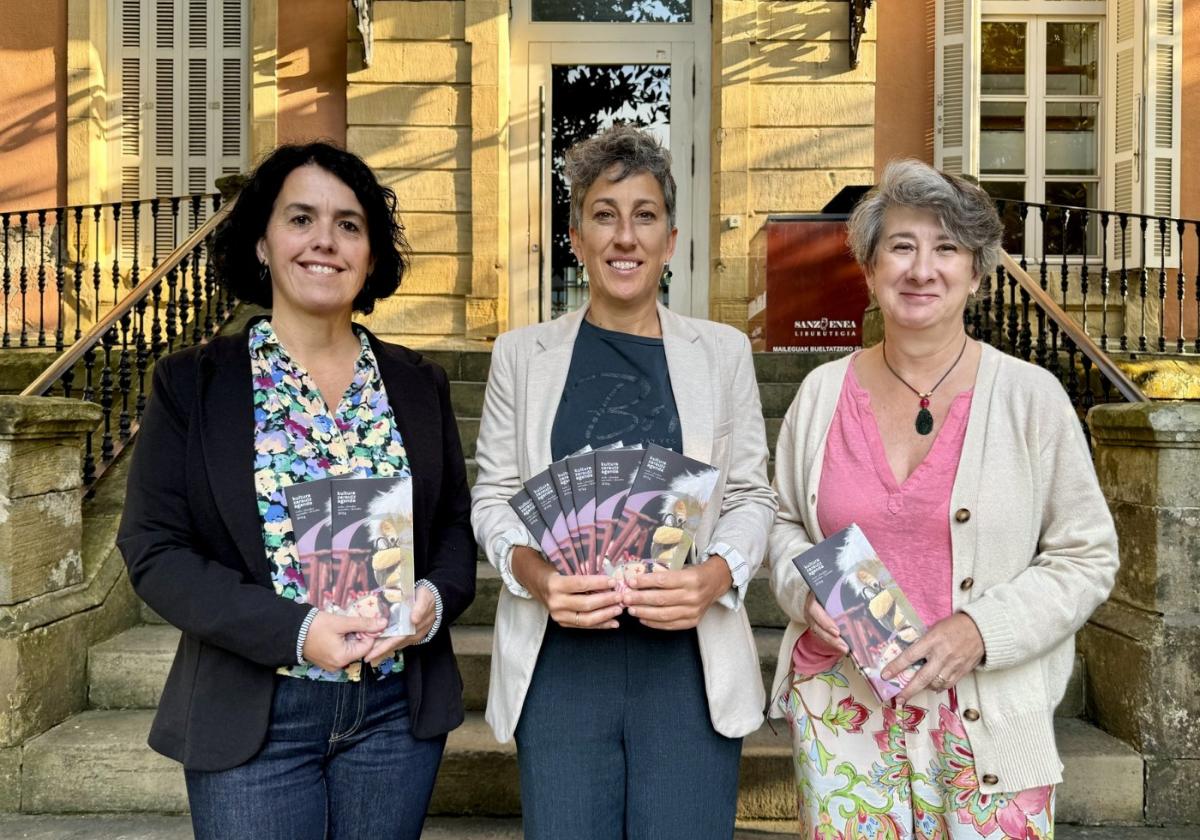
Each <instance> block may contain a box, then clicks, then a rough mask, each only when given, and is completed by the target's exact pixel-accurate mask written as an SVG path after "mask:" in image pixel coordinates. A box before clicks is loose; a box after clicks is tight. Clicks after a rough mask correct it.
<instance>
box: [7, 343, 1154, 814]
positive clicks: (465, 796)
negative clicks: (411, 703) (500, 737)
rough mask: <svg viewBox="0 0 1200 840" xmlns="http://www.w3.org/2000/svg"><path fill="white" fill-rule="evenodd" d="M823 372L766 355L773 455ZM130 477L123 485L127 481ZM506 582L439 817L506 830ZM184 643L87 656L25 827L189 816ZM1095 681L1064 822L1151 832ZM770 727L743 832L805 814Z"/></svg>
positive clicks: (482, 619) (457, 631) (485, 611)
mask: <svg viewBox="0 0 1200 840" xmlns="http://www.w3.org/2000/svg"><path fill="white" fill-rule="evenodd" d="M430 355H432V356H434V357H435V358H437V360H438V361H439V362H440V363H441V364H443V366H444V367H446V369H447V371H448V372H449V374H450V376H451V379H452V385H451V389H452V399H453V403H454V407H455V410H456V412H457V413H458V415H459V417H460V420H459V424H460V429H461V433H462V436H463V443H464V447H465V449H466V454H467V457H468V459H469V460H468V468H469V470H468V471H469V473H470V478H471V480H473V479H474V459H473V456H474V446H475V437H476V433H477V430H478V424H479V421H478V419H477V418H478V417H479V411H480V407H481V406H482V402H483V391H484V382H485V380H486V375H487V367H488V354H486V353H481V352H455V351H435V352H431V353H430ZM823 360H824V359H823V358H817V357H808V356H793V355H775V356H771V355H759V356H757V357H756V360H755V366H756V370H757V373H758V377H759V383H760V389H761V394H762V401H763V409H764V414H766V416H767V417H768V420H767V424H768V436H769V439H770V444H771V447H772V449H773V448H774V444H775V438H776V436H777V435H778V431H779V425H780V418H781V417H782V415H783V413H784V411H785V410H786V408H787V406H788V404H789V403H790V401H791V399H792V396H793V395H794V393H795V390H796V387H797V383H798V382H799V381H800V379H801V378H802V377H803V375H804V374H805V373H807V371H808V370H810V369H811V368H812V367H813V366H814V365H815V364H817V363H818V362H820V361H823ZM121 474H122V475H123V471H121ZM500 586H501V583H500V580H499V576H498V575H497V574H496V573H495V571H494V570H493V569H492V568H491V566H490V565H488V564H487V563H486V562H483V561H481V562H480V563H479V577H478V595H477V599H476V601H475V603H474V604H473V605H472V606H471V607H470V609H468V611H467V612H466V613H465V614H464V615H463V616H462V618H461V619H460V620H459V622H458V623H457V624H456V625H455V627H454V628H453V631H452V633H453V638H454V646H455V650H456V652H457V654H458V661H459V667H460V669H461V671H462V675H463V683H464V692H465V701H466V707H467V710H468V711H467V720H466V723H465V724H464V725H463V726H462V727H461V728H459V729H458V730H456V731H455V732H453V733H452V734H451V735H450V738H449V741H448V744H447V748H446V753H445V759H444V761H443V764H442V768H441V771H440V775H439V779H438V783H437V787H436V790H435V792H434V799H433V804H432V808H431V812H432V813H433V814H435V815H454V816H476V817H497V818H500V817H507V818H511V817H512V816H514V815H517V814H519V811H520V798H519V791H518V786H517V769H516V754H515V750H514V747H513V745H512V744H499V743H497V742H496V741H495V740H494V739H493V737H492V735H491V732H490V730H489V728H488V727H487V725H486V724H485V723H484V720H483V709H484V705H485V700H486V697H487V685H488V677H489V660H490V656H491V649H492V622H493V618H494V615H495V607H496V601H497V598H498V595H499V591H500ZM746 608H747V610H748V611H749V614H750V617H751V623H752V624H753V625H754V633H755V638H756V640H757V643H758V651H759V656H760V659H761V663H762V674H763V680H764V682H769V681H770V679H771V676H772V674H773V670H774V666H775V661H776V655H777V649H778V645H779V640H780V638H781V636H782V632H783V627H784V625H785V624H786V620H785V618H784V616H783V613H782V612H781V611H780V610H779V608H778V607H777V606H776V605H775V602H774V599H773V598H772V596H771V593H770V591H769V588H768V584H767V577H766V574H765V572H760V573H759V575H758V576H757V577H755V578H754V580H753V581H752V583H751V586H750V589H749V593H748V595H747V601H746ZM177 640H178V631H176V630H175V629H174V628H172V627H169V626H167V625H165V624H163V623H162V622H161V620H160V619H159V618H158V617H157V616H155V615H154V614H153V613H152V612H151V611H150V610H149V609H147V608H143V609H142V611H141V623H140V624H138V625H137V626H134V627H131V628H129V629H127V630H125V631H123V632H121V633H119V634H118V635H116V636H114V637H112V638H110V639H108V640H106V641H103V642H100V643H98V644H95V645H93V646H92V647H91V648H90V650H89V652H88V707H89V708H88V709H87V710H86V711H84V712H81V713H79V714H77V715H75V716H73V717H71V718H69V719H68V720H66V721H65V722H63V723H62V724H60V725H58V726H56V727H54V728H52V729H50V730H49V731H47V732H45V733H43V734H42V735H39V736H37V737H35V738H32V739H31V740H29V741H27V742H26V743H25V745H24V747H23V749H22V755H21V763H20V788H21V799H20V802H21V810H22V811H24V812H27V813H61V814H76V813H88V814H97V813H139V812H159V813H170V812H183V811H186V810H187V799H186V795H185V792H184V785H183V776H182V773H181V772H180V771H179V767H178V765H177V764H175V763H174V762H172V761H170V760H168V759H165V758H163V757H161V756H159V755H157V754H155V753H154V752H152V751H151V750H150V749H149V748H148V747H147V746H146V743H145V741H146V735H147V732H148V731H149V727H150V721H151V718H152V716H153V713H154V712H153V709H154V707H155V705H156V704H157V702H158V698H159V694H160V692H161V689H162V685H163V682H164V680H165V678H166V674H167V670H168V667H169V666H170V663H171V659H172V656H173V655H174V651H175V645H176V643H177ZM1086 683H1087V680H1086V670H1085V667H1084V664H1083V662H1082V659H1080V658H1077V660H1076V668H1075V672H1074V674H1073V677H1072V680H1071V684H1070V686H1069V688H1068V691H1067V695H1066V698H1065V699H1064V701H1063V703H1062V705H1061V706H1060V707H1059V709H1058V720H1057V737H1058V745H1059V750H1060V752H1061V754H1062V757H1063V762H1064V764H1065V765H1066V769H1065V771H1064V772H1065V781H1064V783H1063V785H1062V787H1061V788H1060V789H1059V793H1058V805H1057V807H1058V814H1059V819H1060V821H1061V822H1083V823H1089V824H1134V823H1140V822H1142V813H1143V811H1142V809H1143V773H1144V768H1143V760H1142V758H1141V756H1140V755H1138V753H1136V752H1135V751H1133V750H1132V749H1131V748H1129V747H1128V746H1126V745H1125V744H1124V743H1122V742H1121V741H1118V740H1117V739H1115V738H1113V737H1111V736H1109V735H1106V734H1105V733H1103V732H1101V731H1100V730H1099V729H1097V728H1095V727H1093V726H1091V725H1090V724H1089V723H1087V722H1086V720H1085V719H1084V718H1083V715H1084V714H1085V709H1086ZM775 727H776V730H777V733H776V732H772V730H771V729H770V728H769V727H767V726H764V727H763V728H762V729H760V730H759V731H758V732H756V733H754V734H753V735H752V736H750V737H749V738H747V739H746V743H745V747H744V750H743V756H742V779H741V788H740V793H739V802H738V815H739V819H741V820H743V821H761V820H790V819H792V818H794V814H795V811H794V809H795V793H794V786H793V782H792V779H793V776H792V762H791V752H790V746H789V744H790V742H789V738H788V733H787V727H786V723H783V722H776V724H775Z"/></svg>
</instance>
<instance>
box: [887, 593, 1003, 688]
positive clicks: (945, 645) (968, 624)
mask: <svg viewBox="0 0 1200 840" xmlns="http://www.w3.org/2000/svg"><path fill="white" fill-rule="evenodd" d="M983 654H984V647H983V636H981V635H980V633H979V628H978V627H976V626H975V622H974V621H972V620H971V617H970V616H969V615H967V614H966V613H955V614H954V615H952V616H950V617H949V618H945V619H942V620H941V621H939V622H938V623H937V624H935V625H933V627H931V628H930V629H929V632H928V633H926V634H925V635H924V636H922V637H921V638H920V639H918V640H917V641H916V642H915V643H914V644H913V645H912V646H911V647H909V648H907V649H906V650H905V651H904V652H903V653H901V654H900V655H899V656H897V657H896V658H895V659H893V660H892V661H891V662H889V663H888V666H887V667H886V668H884V669H883V671H882V673H881V674H880V676H882V677H883V678H884V679H885V680H890V679H892V678H893V677H895V676H896V674H899V673H900V672H902V671H903V670H904V669H905V668H907V667H908V666H909V665H911V664H913V663H914V662H920V661H921V660H922V659H924V660H925V664H924V665H922V666H921V668H920V670H918V671H917V673H915V674H914V675H913V678H912V680H911V681H910V682H909V683H908V685H906V686H905V687H904V690H903V691H901V692H900V693H899V694H897V695H896V702H897V703H906V702H908V701H909V700H910V699H911V698H912V697H913V696H914V695H915V694H917V693H918V692H920V691H922V690H923V689H925V688H926V687H929V688H932V689H933V690H934V691H947V690H949V689H951V688H954V686H955V685H957V684H958V681H959V680H961V679H962V678H963V677H965V676H966V675H967V674H969V673H971V672H972V671H974V670H975V668H976V666H978V665H979V663H980V662H982V661H983Z"/></svg>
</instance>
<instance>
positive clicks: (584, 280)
mask: <svg viewBox="0 0 1200 840" xmlns="http://www.w3.org/2000/svg"><path fill="white" fill-rule="evenodd" d="M587 287H588V276H587V266H586V265H581V266H580V267H579V288H581V289H586V288H587Z"/></svg>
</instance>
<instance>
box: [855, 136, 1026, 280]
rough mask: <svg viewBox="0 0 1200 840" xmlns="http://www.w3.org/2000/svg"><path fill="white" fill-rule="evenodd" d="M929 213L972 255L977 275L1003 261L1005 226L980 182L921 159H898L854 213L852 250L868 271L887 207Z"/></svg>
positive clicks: (873, 259) (984, 272)
mask: <svg viewBox="0 0 1200 840" xmlns="http://www.w3.org/2000/svg"><path fill="white" fill-rule="evenodd" d="M897 206H899V207H913V208H916V209H918V210H928V211H930V212H931V213H933V214H934V215H935V216H937V218H938V221H939V222H941V223H942V227H943V228H944V229H945V231H946V233H947V234H949V236H950V238H951V239H953V240H954V241H955V242H957V243H958V244H959V245H961V246H963V247H964V248H966V249H967V250H969V251H970V252H971V254H972V256H973V257H974V262H975V266H974V267H975V274H976V276H978V277H983V276H985V275H987V274H988V273H990V272H991V271H992V269H994V268H995V267H996V264H997V263H998V262H999V261H1000V237H1001V236H1002V235H1003V233H1004V226H1003V225H1002V224H1001V223H1000V215H999V214H998V213H997V212H996V205H995V204H994V203H993V202H992V199H991V197H990V196H989V195H988V194H987V193H986V192H984V191H983V188H981V187H980V186H979V185H978V184H974V183H972V182H970V181H968V180H967V179H965V178H961V177H959V176H957V175H947V174H946V173H944V172H939V171H938V170H936V169H934V168H933V167H932V166H930V165H928V164H926V163H922V162H921V161H919V160H894V161H892V162H891V163H889V164H888V165H887V166H886V167H885V168H884V170H883V177H882V178H880V179H879V184H878V185H877V186H875V187H873V188H872V189H871V191H870V192H868V193H867V194H866V195H865V196H863V198H862V200H861V201H859V202H858V204H857V205H856V206H855V208H854V212H853V213H851V214H850V220H849V222H847V225H848V226H849V228H850V236H849V239H850V250H851V251H852V252H853V253H854V258H855V259H856V260H858V264H859V265H861V266H863V267H864V268H865V267H867V266H870V265H874V263H875V252H876V251H877V250H878V248H879V239H880V237H882V236H883V217H884V215H885V214H886V213H887V210H888V208H889V207H897Z"/></svg>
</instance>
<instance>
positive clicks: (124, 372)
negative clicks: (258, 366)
mask: <svg viewBox="0 0 1200 840" xmlns="http://www.w3.org/2000/svg"><path fill="white" fill-rule="evenodd" d="M207 198H211V200H212V208H213V211H214V212H213V213H212V214H211V215H210V216H209V218H208V219H207V220H203V219H202V218H201V214H200V211H201V208H202V207H203V206H204V202H205V199H207ZM167 200H169V201H170V210H171V219H170V222H169V224H170V225H171V227H172V228H173V230H172V234H171V242H172V245H173V246H174V247H173V250H172V252H171V253H170V255H168V256H167V257H165V258H164V259H161V260H160V259H159V257H158V248H157V246H158V245H160V244H163V245H165V244H166V243H161V242H160V241H159V240H160V239H161V238H164V237H162V236H161V235H160V231H159V226H158V225H157V224H155V225H153V235H152V236H150V237H143V236H142V235H141V225H140V223H139V222H138V219H139V217H140V216H141V210H142V208H141V207H140V202H139V203H135V204H134V205H133V206H132V209H131V210H130V208H129V205H126V210H127V211H128V212H126V213H125V215H124V218H125V219H126V220H127V221H126V224H128V225H129V227H128V231H129V233H130V236H129V242H130V243H131V244H130V248H132V249H133V252H137V251H138V249H140V248H141V247H142V246H143V245H146V244H147V243H146V241H145V240H146V239H149V240H150V244H151V245H153V246H154V251H153V254H152V255H151V257H150V260H149V262H150V264H151V266H152V268H151V270H150V271H149V273H147V274H146V276H145V278H144V279H141V270H140V266H141V262H140V260H138V259H137V258H134V259H133V261H132V264H131V266H130V270H128V271H125V270H123V265H124V263H123V257H122V251H121V248H120V243H121V242H122V241H124V240H123V239H122V238H119V236H118V234H117V232H116V228H118V227H119V225H120V224H121V218H122V214H121V209H120V207H118V206H110V205H96V206H95V207H94V209H93V214H92V215H93V219H94V221H95V226H96V232H95V239H94V242H95V243H101V242H104V241H105V240H104V239H103V238H102V237H101V230H102V225H101V220H102V217H104V216H107V217H108V218H111V219H112V220H113V228H112V229H110V230H109V233H111V239H110V241H111V242H112V243H113V252H114V256H113V260H114V262H113V273H112V287H113V292H114V294H116V293H117V292H119V291H120V289H121V288H122V287H123V286H126V284H128V286H131V287H132V288H130V290H129V291H128V292H127V293H126V294H125V295H124V296H123V297H119V298H118V299H117V300H116V301H114V303H113V305H112V306H111V307H110V308H108V309H107V311H105V310H104V309H103V306H104V304H106V303H107V301H104V300H102V298H103V297H105V295H102V294H101V285H102V276H103V271H102V268H101V259H102V257H101V255H100V253H99V250H98V249H97V252H96V253H95V254H93V255H91V256H88V255H86V254H85V253H84V244H83V243H82V242H81V240H80V235H81V231H82V228H83V219H84V213H83V208H71V207H68V208H61V209H59V210H57V211H50V212H51V213H53V214H55V218H56V229H55V230H54V231H47V234H48V235H50V236H51V238H59V241H60V242H61V243H62V244H61V245H60V246H59V247H60V248H61V249H63V250H65V247H66V241H65V240H66V236H67V234H68V233H69V231H70V228H71V225H70V224H69V222H70V220H71V219H72V217H73V218H74V228H75V233H74V240H75V246H76V247H75V253H74V254H73V255H72V257H71V258H72V260H73V261H74V263H75V265H74V273H75V288H74V292H75V294H74V299H73V300H70V301H67V302H68V303H70V304H71V305H72V306H74V307H76V314H75V321H76V324H77V328H76V331H77V332H79V329H80V328H79V326H78V325H80V324H81V323H83V322H82V321H81V320H80V314H79V313H80V312H82V311H83V310H84V309H86V308H87V305H88V304H93V305H94V306H95V309H94V310H93V311H92V312H90V313H88V314H89V317H88V320H89V321H90V322H91V327H90V328H89V329H87V330H86V331H84V332H83V333H82V335H81V336H80V337H79V338H78V340H76V342H75V343H74V344H73V345H72V346H70V347H67V348H65V350H64V351H63V352H62V354H61V355H60V356H59V357H58V359H57V360H56V361H55V362H54V363H53V364H52V365H50V367H49V368H47V369H46V370H45V371H44V372H43V373H42V374H41V375H40V376H38V378H37V379H36V380H34V382H33V383H32V384H31V385H30V386H29V387H28V388H26V389H25V390H24V391H22V392H21V393H22V396H48V395H55V396H57V395H59V394H61V395H62V396H65V397H79V398H82V399H84V400H87V401H90V402H96V403H99V405H100V407H101V409H102V410H103V424H102V425H101V427H100V429H99V430H98V431H97V432H96V433H95V434H93V435H88V436H87V440H86V442H85V448H84V463H83V473H84V485H85V486H87V487H90V486H91V485H92V484H93V483H94V482H95V480H96V479H97V478H98V477H99V476H100V474H101V473H103V471H104V469H105V468H106V467H107V466H108V465H109V464H111V463H112V462H113V460H114V459H115V458H116V457H117V456H118V455H119V454H120V452H121V450H122V449H123V448H124V447H125V446H126V445H128V443H129V442H130V440H131V439H132V438H133V436H134V435H135V434H136V433H137V429H138V426H139V425H140V424H141V420H142V413H143V411H144V409H145V407H146V394H147V390H148V388H149V382H148V381H147V374H148V373H149V371H150V369H151V368H152V367H153V365H154V363H155V362H156V361H157V360H158V359H159V358H161V357H162V355H163V354H164V353H167V352H169V351H170V350H172V349H176V348H178V347H186V346H188V345H191V344H199V343H201V342H203V341H206V340H207V339H208V337H209V336H211V335H212V334H213V333H214V332H215V331H216V329H218V328H219V327H220V325H221V324H223V323H224V322H225V321H226V320H228V318H229V316H230V315H231V314H232V312H233V306H234V301H233V300H232V299H231V298H229V296H228V295H227V294H225V292H224V291H223V289H222V287H220V286H219V284H216V283H215V282H214V278H213V274H212V266H211V263H210V262H209V260H208V254H209V253H210V246H211V242H212V236H213V232H214V231H215V229H216V226H217V224H218V223H219V222H220V221H221V219H223V218H224V217H225V215H226V213H228V208H229V207H230V206H232V205H231V204H227V205H226V206H225V207H224V208H222V207H221V205H220V199H219V197H218V196H211V197H210V196H205V195H197V196H195V197H194V198H191V199H188V202H189V204H190V210H191V212H190V214H189V213H187V212H184V213H182V214H181V213H180V210H181V205H182V204H183V200H181V199H180V198H170V199H167ZM162 201H163V199H152V200H149V201H146V202H145V203H146V204H147V205H148V206H149V210H150V215H151V218H152V219H154V220H158V219H159V218H161V217H160V209H161V205H162ZM105 209H107V210H108V211H109V212H108V213H103V212H102V211H103V210H105ZM29 213H30V214H33V215H37V213H36V212H35V211H29ZM0 215H2V218H0V230H4V229H6V228H7V227H11V221H10V219H9V216H8V214H0ZM189 215H190V216H191V224H190V226H189V232H188V234H187V236H186V237H185V238H184V239H183V241H180V238H179V222H180V221H181V220H182V221H183V222H184V223H185V224H187V222H188V216H189ZM28 216H29V214H27V213H21V214H20V216H18V217H17V218H21V219H25V218H27V217H28ZM22 224H24V222H22ZM38 224H39V228H41V227H42V225H43V222H42V221H41V219H40V218H39V222H38ZM165 231H166V228H164V229H163V233H165ZM40 232H41V231H40V230H39V233H40ZM26 238H28V236H26ZM103 259H105V260H107V255H105V256H104V258H103ZM61 260H62V258H61V257H58V263H57V264H55V265H54V268H53V271H54V273H55V277H56V281H55V287H56V289H58V290H60V294H61V292H62V291H65V289H66V288H67V284H66V282H65V277H66V271H67V269H66V267H65V266H63V265H62V263H61ZM85 261H86V262H90V263H91V264H92V269H93V274H92V276H93V289H92V292H93V293H94V297H93V299H92V300H91V301H84V300H81V299H80V297H81V294H80V293H81V292H82V290H83V266H84V263H85ZM201 262H203V263H204V265H203V266H201ZM5 267H6V269H8V270H9V271H11V268H8V263H7V261H6V263H5ZM46 270H47V272H48V271H49V270H50V268H49V266H47V269H46ZM58 277H62V278H63V281H62V282H59V281H58V280H57V278H58ZM164 286H166V288H167V294H166V295H165V296H164V294H163V288H164ZM164 298H165V299H164ZM61 301H62V298H61V297H60V306H59V310H60V311H61ZM147 315H149V321H150V328H149V329H147V320H148V319H147ZM39 317H44V316H39ZM63 320H65V319H63V318H62V317H61V316H60V320H59V327H61V325H62V322H63ZM164 322H165V328H164V326H163V324H164ZM38 326H39V338H38V342H39V344H40V345H42V346H44V345H45V339H44V338H43V337H42V335H41V333H42V330H41V329H40V327H41V325H40V324H39V325H38ZM61 332H62V331H61V329H56V330H55V337H56V339H57V337H58V336H59V335H61ZM164 334H165V338H166V340H165V341H164V340H163V338H164ZM4 338H5V339H6V340H8V341H10V342H11V337H10V336H9V335H8V334H7V333H5V335H4ZM60 349H61V348H60ZM81 365H82V372H83V387H82V389H80V388H78V387H76V386H75V377H76V376H77V375H78V373H79V370H78V368H79V367H80V366H81ZM97 374H98V376H97Z"/></svg>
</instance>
